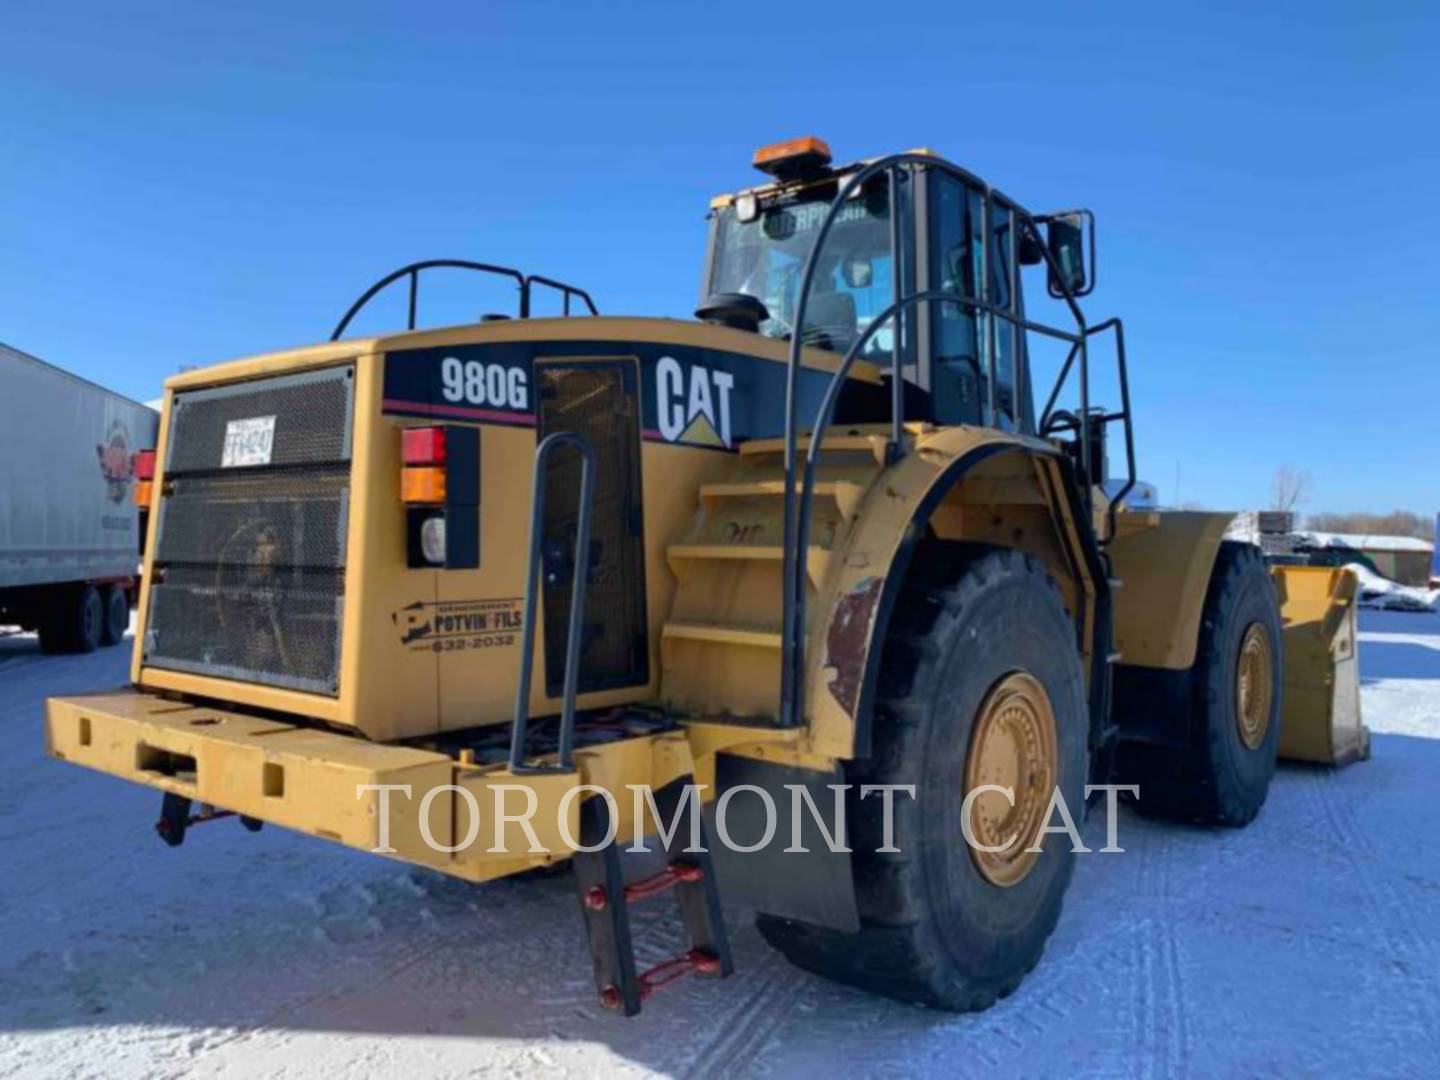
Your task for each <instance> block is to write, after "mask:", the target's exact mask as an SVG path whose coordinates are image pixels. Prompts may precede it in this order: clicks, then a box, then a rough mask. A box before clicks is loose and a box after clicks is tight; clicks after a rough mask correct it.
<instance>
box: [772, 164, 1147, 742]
mask: <svg viewBox="0 0 1440 1080" xmlns="http://www.w3.org/2000/svg"><path fill="white" fill-rule="evenodd" d="M927 170H929V171H933V172H938V173H943V174H946V175H948V176H951V177H953V178H954V179H956V180H958V181H959V182H960V184H961V185H962V188H964V189H965V190H966V191H977V192H980V193H982V194H983V201H982V202H981V229H980V235H981V245H980V273H979V279H980V290H981V293H982V295H983V297H984V299H982V298H981V297H977V296H973V295H970V296H967V295H960V294H959V293H957V292H955V291H951V290H942V289H926V290H918V291H911V292H909V293H906V292H905V285H904V281H905V266H906V260H905V256H906V251H905V229H904V226H903V225H902V222H901V217H902V215H901V207H902V194H903V184H904V182H905V180H906V178H907V177H914V176H916V175H919V174H921V173H923V172H925V171H927ZM882 174H883V175H884V176H885V177H886V180H887V182H888V184H889V189H890V244H891V265H892V268H893V269H892V272H891V279H892V282H893V302H892V303H891V304H890V306H889V307H887V308H886V309H885V310H884V311H883V312H881V313H880V314H879V315H877V316H876V317H875V318H874V319H872V320H871V321H870V323H869V325H867V326H866V328H865V330H864V332H862V333H861V334H860V335H859V336H858V337H857V338H856V340H855V341H854V342H853V343H852V344H851V345H850V347H849V348H848V349H847V350H846V351H845V354H844V357H843V358H842V359H841V361H840V364H839V366H838V367H837V368H836V369H835V371H834V373H833V374H832V376H831V379H830V383H829V385H828V386H827V387H826V390H825V394H824V396H823V398H822V399H821V403H820V407H819V409H818V410H817V413H816V416H815V419H814V423H813V426H812V428H811V432H810V445H809V447H808V449H807V451H806V455H805V465H804V473H803V476H802V479H801V487H800V492H799V497H798V499H797V497H796V490H795V473H796V453H797V432H796V419H797V418H796V409H797V404H798V385H799V374H800V367H801V358H802V349H803V344H804V343H803V340H802V339H803V328H804V326H805V311H806V306H807V304H808V303H809V300H810V294H811V291H812V289H813V287H814V283H815V275H816V271H817V268H818V266H819V263H820V254H821V252H822V250H823V248H824V246H825V241H826V239H827V238H828V237H829V235H830V232H831V230H832V228H833V226H834V224H835V220H836V217H837V215H838V213H839V211H840V209H841V208H842V207H844V206H845V204H846V201H847V200H849V199H850V198H852V197H853V196H854V195H856V194H857V193H858V192H860V191H861V190H862V189H863V186H864V185H865V184H866V183H867V182H868V181H870V180H871V179H872V178H874V177H877V176H880V175H882ZM997 205H998V206H999V207H1001V208H1002V209H1004V210H1006V211H1008V212H1009V214H1010V220H1011V221H1012V222H1016V223H1018V225H1019V227H1020V228H1023V229H1024V231H1025V236H1026V237H1027V238H1028V239H1029V241H1030V242H1031V243H1032V244H1033V245H1034V248H1035V249H1037V250H1039V252H1040V253H1041V254H1042V255H1043V257H1044V260H1045V263H1046V265H1047V268H1048V271H1049V274H1050V278H1051V280H1053V281H1056V282H1059V283H1060V291H1061V296H1060V299H1063V300H1064V302H1065V304H1066V306H1067V308H1068V309H1069V311H1070V314H1071V317H1072V318H1073V319H1074V321H1075V330H1074V331H1066V330H1061V329H1059V328H1057V327H1052V326H1047V325H1045V324H1043V323H1038V322H1035V321H1033V320H1030V319H1027V318H1026V317H1025V316H1024V315H1022V314H1020V312H1019V304H1018V302H1017V301H1016V298H1017V297H1018V296H1019V295H1020V283H1019V274H1020V270H1019V267H1020V261H1019V258H1018V255H1019V248H1020V244H1021V243H1022V239H1021V237H1020V229H1019V228H1013V227H1012V228H1010V229H1009V230H1007V235H1006V237H1005V243H1006V245H1007V252H1006V253H1007V255H1008V258H1007V259H1006V268H1007V275H1008V285H1009V288H1008V289H1007V291H1006V295H1007V297H1008V300H1009V305H1013V306H1014V310H1011V309H1010V307H1009V306H1005V307H1002V306H1000V305H997V304H995V303H993V302H992V301H991V299H990V297H992V296H993V295H994V292H995V290H994V289H993V288H992V284H993V280H992V279H993V267H992V266H991V257H990V249H991V238H992V217H993V215H994V208H995V207H996V206H997ZM1041 220H1043V219H1036V218H1035V217H1033V216H1032V215H1031V214H1030V213H1029V212H1028V211H1026V210H1025V209H1024V208H1023V207H1021V206H1020V205H1018V204H1017V203H1015V202H1014V201H1013V200H1011V199H1009V198H1007V197H1006V196H1004V195H1002V194H1001V193H1000V192H998V191H996V190H994V189H993V188H991V187H990V186H989V185H988V184H986V183H985V182H984V181H983V180H981V179H980V178H979V177H977V176H975V175H974V174H972V173H970V172H968V171H966V170H965V169H962V168H960V167H959V166H958V165H954V164H952V163H951V162H948V161H945V160H943V159H941V158H937V157H932V156H930V155H928V154H915V153H907V154H895V155H892V156H890V157H886V158H882V159H880V160H878V161H875V162H872V163H871V164H869V165H866V166H865V167H863V168H861V169H859V170H857V171H856V172H854V173H852V174H850V175H849V176H848V177H846V178H845V179H844V181H843V182H842V183H841V184H840V185H839V188H838V190H837V191H836V193H835V197H834V199H833V200H832V201H831V204H830V208H829V211H828V212H827V213H826V215H825V219H824V221H823V222H822V223H821V225H820V228H819V230H818V231H817V232H816V234H815V241H814V243H813V244H812V245H811V247H810V252H809V255H808V256H807V257H806V259H805V266H804V270H803V272H802V274H801V278H800V288H799V292H798V294H797V297H796V303H795V312H794V317H793V320H792V325H793V326H794V327H795V328H796V329H795V332H794V333H793V334H792V335H791V338H790V355H789V363H788V367H787V370H786V376H785V450H784V467H785V497H784V509H783V513H784V518H785V520H784V543H783V548H782V558H783V562H782V578H783V585H782V590H783V591H782V596H781V606H782V611H781V671H780V724H781V725H782V726H784V727H794V726H798V725H799V724H801V723H803V721H804V712H805V695H804V687H805V678H804V676H805V601H806V591H807V580H806V579H807V574H808V571H807V567H806V562H807V560H805V559H804V557H803V553H804V552H805V551H806V550H807V548H808V546H809V535H810V508H811V504H812V502H813V497H814V480H815V464H816V462H817V460H818V459H819V457H820V454H821V451H822V445H823V441H824V435H825V430H826V428H828V427H829V425H830V423H831V421H832V420H833V418H834V413H835V406H836V403H837V402H838V400H839V397H840V392H841V389H842V388H843V385H844V382H845V380H846V378H847V377H848V375H849V372H850V368H851V367H852V365H853V364H854V362H855V358H856V357H857V356H859V355H860V354H861V353H862V352H863V351H864V350H865V348H866V347H867V346H868V345H869V343H870V341H871V340H872V339H873V338H874V336H875V334H876V333H877V332H878V331H879V330H880V329H881V328H882V327H885V326H889V327H890V328H891V354H890V390H891V401H890V414H891V415H890V441H889V446H888V451H887V460H889V461H894V460H896V459H898V458H899V457H900V456H901V455H902V454H903V453H904V442H903V434H904V424H905V396H904V370H903V361H904V342H903V338H904V328H905V321H904V316H905V314H906V312H907V311H908V310H909V309H911V308H913V307H914V306H915V305H917V304H921V303H939V304H950V305H955V306H957V307H959V308H960V309H961V310H962V311H967V312H974V313H978V314H982V315H983V319H982V320H981V321H983V324H984V327H985V343H986V348H985V352H986V354H987V357H986V359H987V365H988V373H987V380H986V381H987V384H988V385H987V394H986V401H985V412H984V417H985V421H986V423H988V424H989V425H991V426H998V417H999V403H998V401H997V389H996V388H997V381H998V380H997V378H996V376H997V368H998V349H997V341H996V325H997V320H1000V319H1003V320H1004V321H1006V322H1008V323H1009V324H1010V325H1011V326H1013V327H1014V328H1015V333H1016V335H1017V336H1019V335H1022V334H1023V332H1025V331H1034V332H1035V333H1037V334H1041V335H1043V336H1046V337H1051V338H1055V339H1058V340H1061V341H1066V342H1069V343H1070V356H1069V358H1068V360H1067V362H1066V364H1065V366H1064V367H1063V368H1062V370H1061V372H1060V373H1059V375H1058V376H1057V378H1056V385H1055V389H1054V390H1053V391H1052V393H1051V395H1050V401H1049V403H1048V404H1047V407H1046V414H1047V417H1048V414H1049V411H1050V409H1051V407H1052V406H1053V404H1054V401H1055V399H1056V397H1057V395H1058V394H1059V391H1060V388H1061V386H1062V385H1063V383H1064V381H1065V380H1066V379H1067V378H1068V376H1069V373H1070V370H1071V368H1072V366H1073V365H1074V362H1075V360H1076V358H1077V357H1078V360H1079V382H1080V388H1079V389H1080V414H1079V417H1078V428H1079V431H1078V437H1079V440H1080V445H1081V446H1082V447H1089V446H1090V424H1091V423H1092V422H1107V423H1108V422H1114V421H1118V422H1123V424H1124V425H1125V445H1126V463H1127V467H1128V470H1129V476H1128V480H1127V483H1126V484H1125V486H1124V488H1123V489H1122V491H1121V492H1120V494H1119V495H1117V496H1116V498H1115V499H1114V500H1113V501H1112V503H1111V507H1110V534H1111V535H1113V532H1114V509H1115V505H1116V504H1117V503H1118V502H1119V501H1120V499H1122V498H1123V497H1124V496H1125V495H1126V494H1128V493H1129V491H1130V489H1131V488H1132V487H1133V486H1134V483H1135V457H1134V439H1133V435H1132V432H1131V424H1130V400H1129V397H1130V395H1129V385H1128V378H1127V375H1126V372H1125V346H1124V333H1123V329H1122V328H1121V325H1120V321H1119V320H1118V319H1110V320H1107V321H1106V322H1104V323H1101V324H1099V325H1098V326H1096V327H1093V328H1089V327H1087V325H1086V323H1085V314H1084V312H1082V311H1081V310H1080V305H1079V303H1078V302H1077V300H1076V297H1075V295H1074V292H1073V290H1071V289H1070V287H1069V286H1068V285H1067V284H1066V280H1065V275H1064V274H1063V273H1061V271H1060V267H1059V266H1058V265H1057V263H1056V261H1055V257H1054V254H1053V253H1052V252H1051V251H1050V250H1049V247H1048V245H1047V244H1045V243H1044V241H1043V239H1042V237H1041V236H1040V233H1039V228H1038V225H1039V221H1041ZM1092 263H1093V259H1092ZM1111 327H1114V329H1115V331H1116V341H1117V354H1116V355H1117V362H1118V364H1119V367H1120V386H1121V396H1122V407H1121V410H1120V412H1118V413H1112V414H1104V415H1103V416H1092V412H1091V409H1090V366H1089V353H1088V347H1087V346H1088V340H1089V338H1090V337H1091V336H1092V335H1094V334H1096V333H1099V332H1101V331H1103V330H1106V329H1109V328H1111ZM1016 355H1017V362H1016V364H1015V371H1016V384H1015V386H1014V388H1013V391H1012V393H1013V395H1014V401H1015V402H1016V409H1017V411H1018V407H1019V406H1018V403H1019V402H1020V401H1022V400H1023V390H1024V387H1023V383H1022V381H1021V380H1022V379H1023V378H1024V377H1025V376H1024V374H1023V372H1024V371H1025V368H1026V364H1025V363H1024V362H1023V358H1024V356H1025V355H1026V354H1025V351H1024V350H1023V349H1019V348H1017V349H1016ZM1040 430H1041V432H1042V433H1043V431H1044V428H1043V425H1042V427H1041V429H1040ZM1093 479H1094V482H1099V480H1102V479H1103V477H1101V478H1093ZM1084 498H1085V499H1086V507H1087V509H1089V508H1090V507H1091V493H1090V489H1089V484H1088V483H1087V485H1086V490H1085V493H1084ZM1107 539H1108V537H1107Z"/></svg>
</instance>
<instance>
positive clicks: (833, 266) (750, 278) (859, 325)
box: [708, 185, 895, 357]
mask: <svg viewBox="0 0 1440 1080" xmlns="http://www.w3.org/2000/svg"><path fill="white" fill-rule="evenodd" d="M833 193H834V191H833V188H831V187H829V186H827V187H826V188H825V189H822V191H821V192H820V193H818V194H814V195H811V196H810V197H808V198H804V197H802V198H791V199H789V200H786V201H782V202H777V203H775V204H772V205H769V206H763V205H762V209H761V211H760V214H759V216H758V217H756V218H755V219H754V220H753V221H749V222H742V221H740V220H739V219H738V218H737V217H736V215H735V210H734V208H733V207H726V208H723V209H720V210H717V211H716V212H715V213H716V219H717V220H716V224H715V249H714V258H713V261H712V263H711V273H710V281H709V290H708V291H709V292H710V293H712V294H713V293H745V294H747V295H749V296H753V297H755V298H756V299H757V300H759V301H760V302H761V303H763V304H764V305H765V308H766V310H767V311H769V313H770V318H769V319H767V320H766V321H765V322H763V323H761V324H760V332H761V333H762V334H764V335H766V336H767V337H774V338H788V337H790V335H791V332H792V330H793V328H794V321H795V301H796V298H797V294H798V292H799V289H800V275H801V274H802V272H803V271H804V267H805V259H806V257H807V256H808V255H809V253H810V248H811V245H812V244H813V243H814V241H815V237H816V235H817V234H818V233H819V231H820V226H821V225H822V224H823V223H824V221H825V214H826V211H827V210H829V208H830V199H831V197H832V196H833ZM892 261H893V260H892V259H891V255H890V207H889V199H888V194H887V191H886V189H885V187H884V185H880V186H878V187H876V188H874V189H867V190H866V191H865V192H864V194H862V195H861V196H860V197H858V198H854V199H851V200H849V201H848V202H847V203H846V205H845V207H844V208H843V209H842V210H841V211H840V214H839V216H838V217H837V219H836V221H835V225H834V226H833V227H832V228H831V231H830V237H829V239H828V240H827V241H826V243H825V249H824V251H823V253H822V261H821V262H820V264H819V266H818V267H817V268H816V276H815V285H814V287H813V289H812V290H811V293H810V300H809V302H808V304H807V305H806V316H805V332H804V333H803V334H802V339H803V340H804V341H805V343H806V344H807V345H816V346H819V347H821V348H827V349H833V350H835V351H836V352H843V351H845V350H846V349H848V348H849V347H850V346H851V345H852V344H853V343H854V341H855V339H856V338H857V337H858V336H859V335H860V334H861V333H863V332H864V330H865V328H866V327H868V326H869V325H870V323H871V321H872V320H873V319H874V318H875V316H877V315H879V314H880V313H881V312H883V311H884V310H885V308H887V307H888V306H890V304H891V302H892V301H893V300H894V298H895V293H894V286H893V282H892V277H891V275H892V273H893V266H892ZM890 344H891V331H890V328H889V327H888V326H887V327H883V328H881V329H879V330H877V331H876V333H875V335H874V337H872V338H871V340H870V342H869V345H868V347H867V348H866V350H865V352H864V353H863V354H862V355H865V356H869V357H876V356H879V355H880V354H886V355H888V353H889V351H890Z"/></svg>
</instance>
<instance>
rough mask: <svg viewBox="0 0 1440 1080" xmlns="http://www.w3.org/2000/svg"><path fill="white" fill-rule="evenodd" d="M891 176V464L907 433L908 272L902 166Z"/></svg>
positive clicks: (893, 168)
mask: <svg viewBox="0 0 1440 1080" xmlns="http://www.w3.org/2000/svg"><path fill="white" fill-rule="evenodd" d="M887 171H888V173H889V176H890V278H891V284H892V285H894V288H893V289H892V290H891V291H892V294H893V295H892V299H893V301H894V302H895V304H896V305H897V307H896V311H895V324H894V325H893V326H892V327H891V328H890V448H889V450H888V452H887V453H886V455H885V456H886V458H887V459H888V460H889V461H891V462H892V463H893V462H895V461H898V460H899V459H900V457H901V455H902V454H904V446H905V444H904V441H903V439H902V434H903V432H904V430H905V374H904V372H905V368H904V363H903V357H902V352H901V344H900V339H901V334H902V333H903V332H904V328H905V319H904V316H903V314H902V310H903V309H901V308H899V307H898V305H899V303H900V299H901V297H902V296H903V295H904V285H903V281H902V278H903V276H904V273H905V253H904V247H903V246H902V245H903V235H902V234H903V230H902V229H901V228H900V166H899V165H892V166H890V168H889V169H888V170H887Z"/></svg>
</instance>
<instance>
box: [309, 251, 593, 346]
mask: <svg viewBox="0 0 1440 1080" xmlns="http://www.w3.org/2000/svg"><path fill="white" fill-rule="evenodd" d="M426 270H471V271H474V272H477V273H482V274H495V275H497V276H499V277H503V278H509V279H510V280H512V281H514V282H515V287H516V290H517V291H518V292H519V317H520V318H522V319H528V318H530V302H531V296H532V293H533V291H534V287H535V286H537V285H539V286H542V287H544V288H547V289H554V290H555V291H556V292H558V293H560V296H561V300H562V305H563V311H564V314H565V315H569V314H571V310H572V306H573V302H575V301H578V302H580V303H583V304H584V305H585V307H586V308H588V309H589V313H590V314H591V315H598V314H600V312H599V311H598V310H597V309H596V307H595V301H594V300H592V299H590V294H589V293H588V292H586V291H585V290H584V289H581V288H578V287H576V286H574V285H566V284H565V283H564V282H563V281H555V280H554V279H553V278H547V277H541V276H540V275H539V274H531V275H528V276H527V275H525V274H522V273H521V272H520V271H519V270H514V269H511V268H510V267H508V266H495V265H493V264H491V263H481V262H470V261H469V260H467V259H427V260H425V261H424V262H416V263H411V264H410V265H409V266H402V267H401V268H400V269H399V270H395V271H393V272H391V273H389V274H386V275H385V276H384V277H383V278H381V279H380V280H379V281H377V282H375V284H374V285H371V286H370V288H368V289H366V290H365V291H364V292H363V293H361V294H360V298H359V299H358V300H356V301H355V302H354V303H353V304H351V305H350V310H348V311H347V312H345V315H344V317H343V318H341V320H340V322H339V323H338V324H337V325H336V327H335V330H334V332H333V333H332V334H331V335H330V340H331V341H339V340H340V338H341V336H342V335H343V334H344V333H345V331H346V330H347V329H348V328H349V326H350V323H351V322H352V321H354V319H355V316H356V315H358V314H360V312H361V310H362V309H363V308H364V307H365V305H366V304H368V303H369V302H370V301H371V300H373V299H374V298H375V297H376V296H377V295H379V294H380V293H381V292H383V291H384V290H385V289H387V288H389V287H390V286H391V285H393V284H395V282H397V281H400V280H401V279H405V280H406V282H407V283H408V286H409V306H408V311H409V317H408V319H407V320H406V324H405V325H406V329H408V330H414V329H415V319H416V316H417V314H418V312H419V305H420V275H421V274H422V273H423V272H424V271H426Z"/></svg>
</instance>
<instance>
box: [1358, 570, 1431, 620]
mask: <svg viewBox="0 0 1440 1080" xmlns="http://www.w3.org/2000/svg"><path fill="white" fill-rule="evenodd" d="M1346 568H1347V569H1349V570H1353V571H1355V576H1356V577H1357V578H1359V579H1360V606H1361V607H1369V608H1382V609H1384V610H1386V611H1432V612H1434V611H1440V589H1420V588H1416V587H1415V586H1413V585H1401V584H1399V583H1397V582H1394V581H1391V580H1390V579H1389V578H1387V577H1382V576H1381V575H1380V574H1377V573H1375V571H1374V570H1371V569H1370V568H1369V567H1368V566H1365V565H1364V564H1362V563H1349V564H1348V565H1347V567H1346Z"/></svg>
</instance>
